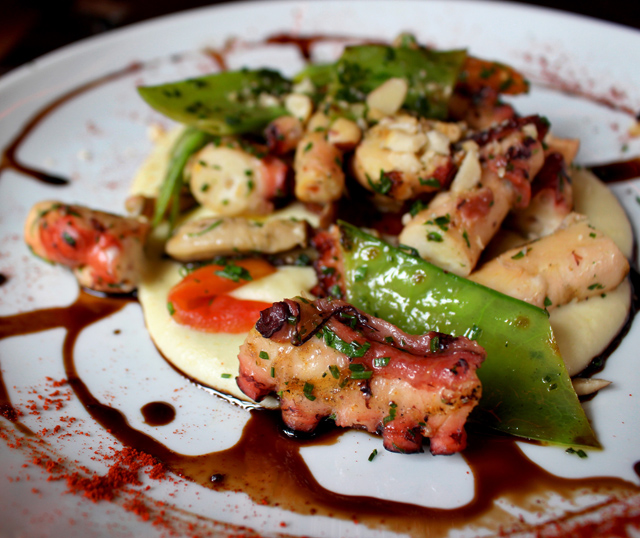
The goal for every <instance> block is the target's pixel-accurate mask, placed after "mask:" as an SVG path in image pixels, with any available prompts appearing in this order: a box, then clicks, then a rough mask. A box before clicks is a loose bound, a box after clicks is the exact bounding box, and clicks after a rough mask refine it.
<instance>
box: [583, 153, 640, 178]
mask: <svg viewBox="0 0 640 538" xmlns="http://www.w3.org/2000/svg"><path fill="white" fill-rule="evenodd" d="M591 171H592V172H593V173H594V174H595V175H596V176H598V177H599V178H600V179H601V180H602V181H604V182H605V183H615V182H618V181H626V180H628V179H635V178H640V157H636V158H634V159H629V160H628V161H618V162H612V163H608V164H600V165H596V166H592V167H591Z"/></svg>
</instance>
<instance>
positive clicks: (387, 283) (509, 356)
mask: <svg viewBox="0 0 640 538" xmlns="http://www.w3.org/2000/svg"><path fill="white" fill-rule="evenodd" d="M340 244H341V248H342V250H343V257H344V272H345V274H344V277H345V286H346V294H347V297H346V299H347V301H349V302H350V303H352V304H353V305H354V306H355V307H356V308H360V309H361V310H364V311H365V312H369V313H370V314H372V315H374V316H378V317H381V318H383V319H385V320H387V321H389V322H391V323H393V324H394V325H397V326H398V327H400V328H401V329H403V330H405V331H407V332H409V333H413V334H423V333H425V332H427V331H431V330H434V331H440V332H443V333H448V334H452V335H454V336H466V337H468V338H471V339H472V340H475V341H477V342H478V343H479V344H480V345H482V346H483V347H484V348H485V350H486V352H487V358H486V360H485V362H484V363H483V365H482V366H481V367H480V369H479V370H478V376H479V377H480V380H481V381H482V398H481V399H480V404H479V406H478V407H477V408H476V409H475V410H474V411H473V413H472V415H471V418H472V420H474V421H476V422H479V423H481V424H483V425H485V426H488V427H490V428H493V429H496V430H499V431H501V432H505V433H508V434H511V435H515V436H518V437H523V438H527V439H534V440H538V441H542V442H549V443H556V444H562V445H569V446H573V447H577V446H582V447H598V448H599V447H600V444H599V443H598V441H597V439H596V437H595V435H594V433H593V431H592V429H591V426H590V424H589V422H588V420H587V418H586V416H585V413H584V411H583V409H582V406H581V405H580V402H579V401H578V398H577V396H576V394H575V391H574V390H573V387H572V385H571V380H570V379H569V376H568V374H567V371H566V368H565V366H564V362H563V361H562V357H561V356H560V352H559V350H558V346H557V345H556V342H555V338H554V335H553V331H552V329H551V325H550V324H549V318H548V315H547V312H545V311H544V310H542V309H540V308H538V307H535V306H533V305H530V304H528V303H525V302H523V301H520V300H517V299H514V298H512V297H508V296H507V295H503V294H501V293H498V292H496V291H494V290H491V289H489V288H486V287H484V286H481V285H479V284H476V283H475V282H471V281H469V280H467V279H465V278H462V277H459V276H456V275H453V274H451V273H447V272H445V271H443V270H442V269H440V268H438V267H436V266H434V265H432V264H430V263H428V262H426V261H424V260H422V259H421V258H419V257H417V256H414V255H413V254H407V253H406V252H404V251H403V250H402V249H400V248H395V247H392V246H391V245H389V244H387V243H385V242H383V241H380V240H379V239H376V238H374V237H372V236H370V235H368V234H366V233H364V232H362V231H361V230H360V229H358V228H356V227H354V226H351V225H349V224H346V223H340Z"/></svg>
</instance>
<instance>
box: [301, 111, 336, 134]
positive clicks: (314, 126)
mask: <svg viewBox="0 0 640 538" xmlns="http://www.w3.org/2000/svg"><path fill="white" fill-rule="evenodd" d="M329 125H331V120H330V119H329V116H327V115H326V114H324V113H323V112H316V113H315V114H314V115H313V116H311V118H309V123H307V131H308V132H313V131H320V130H327V129H328V128H329Z"/></svg>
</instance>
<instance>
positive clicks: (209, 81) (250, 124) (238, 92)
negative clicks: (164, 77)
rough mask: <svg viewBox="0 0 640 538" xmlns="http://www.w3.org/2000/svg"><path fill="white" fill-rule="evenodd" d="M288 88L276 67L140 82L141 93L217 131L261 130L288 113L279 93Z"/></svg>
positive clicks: (168, 111)
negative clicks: (166, 81) (159, 81)
mask: <svg viewBox="0 0 640 538" xmlns="http://www.w3.org/2000/svg"><path fill="white" fill-rule="evenodd" d="M290 90H291V82H290V81H289V80H287V79H285V78H284V77H282V76H281V75H280V74H279V73H277V72H276V71H272V70H269V69H258V70H240V71H224V72H222V73H216V74H213V75H206V76H203V77H198V78H192V79H187V80H182V81H178V82H170V83H167V84H161V85H158V86H141V87H139V88H138V93H139V94H140V96H141V97H142V98H143V99H144V100H145V101H146V102H147V104H149V105H150V106H151V107H152V108H154V109H155V110H157V111H158V112H161V113H162V114H164V115H165V116H168V117H169V118H171V119H173V120H175V121H178V122H180V123H184V124H185V125H189V126H192V127H195V128H197V129H199V130H200V131H205V132H207V133H211V134H215V135H232V134H243V133H254V132H259V131H261V130H262V129H263V128H264V127H265V126H266V125H267V124H268V123H269V122H270V121H271V120H273V119H275V118H277V117H279V116H283V115H286V114H288V112H287V110H286V108H285V107H284V105H283V104H281V103H280V102H279V100H278V99H277V98H279V97H282V96H283V95H285V94H286V93H289V92H290ZM265 97H267V98H266V99H265ZM272 97H275V98H276V99H272Z"/></svg>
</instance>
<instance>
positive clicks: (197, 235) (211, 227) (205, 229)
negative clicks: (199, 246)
mask: <svg viewBox="0 0 640 538" xmlns="http://www.w3.org/2000/svg"><path fill="white" fill-rule="evenodd" d="M221 224H222V219H218V220H215V221H213V222H212V223H211V224H209V226H207V227H206V228H203V229H202V230H200V231H199V232H193V233H190V234H187V235H188V236H189V237H199V236H201V235H204V234H206V233H207V232H210V231H211V230H213V229H215V228H217V227H218V226H220V225H221Z"/></svg>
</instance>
